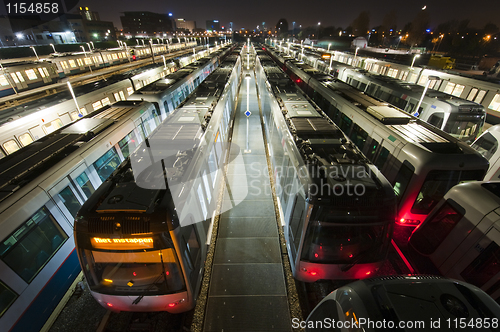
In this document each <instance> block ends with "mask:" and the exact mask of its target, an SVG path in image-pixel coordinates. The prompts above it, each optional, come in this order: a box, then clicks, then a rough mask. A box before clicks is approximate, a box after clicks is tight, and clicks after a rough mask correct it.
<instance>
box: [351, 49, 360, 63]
mask: <svg viewBox="0 0 500 332" xmlns="http://www.w3.org/2000/svg"><path fill="white" fill-rule="evenodd" d="M358 50H359V47H356V52H354V60H353V61H352V62H353V64H352V65H353V66H356V56H357V55H358Z"/></svg>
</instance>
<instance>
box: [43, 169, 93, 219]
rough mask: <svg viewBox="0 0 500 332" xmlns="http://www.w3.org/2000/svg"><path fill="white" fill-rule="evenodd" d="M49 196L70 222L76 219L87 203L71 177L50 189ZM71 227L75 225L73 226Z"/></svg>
mask: <svg viewBox="0 0 500 332" xmlns="http://www.w3.org/2000/svg"><path fill="white" fill-rule="evenodd" d="M49 195H50V196H51V197H52V199H53V200H54V202H55V203H56V205H57V207H58V208H59V209H60V210H61V212H62V213H63V214H64V216H65V217H66V218H67V219H68V220H74V219H75V217H76V214H77V212H78V210H80V208H81V206H82V205H83V203H84V202H85V201H84V199H83V197H82V196H81V195H80V193H79V192H78V190H77V188H76V186H75V185H74V183H72V181H70V178H69V177H66V178H64V179H63V180H61V181H60V182H59V183H57V184H56V185H55V186H54V187H52V188H51V189H49ZM71 226H73V225H72V224H71Z"/></svg>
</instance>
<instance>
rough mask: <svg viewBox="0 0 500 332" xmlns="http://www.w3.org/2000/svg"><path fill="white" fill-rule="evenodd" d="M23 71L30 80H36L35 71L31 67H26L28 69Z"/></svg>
mask: <svg viewBox="0 0 500 332" xmlns="http://www.w3.org/2000/svg"><path fill="white" fill-rule="evenodd" d="M24 72H25V73H26V76H28V78H29V79H30V80H36V79H37V76H36V74H35V71H34V70H33V69H28V70H25V71H24Z"/></svg>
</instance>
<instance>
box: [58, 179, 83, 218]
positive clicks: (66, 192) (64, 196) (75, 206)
mask: <svg viewBox="0 0 500 332" xmlns="http://www.w3.org/2000/svg"><path fill="white" fill-rule="evenodd" d="M57 195H58V196H59V198H60V199H61V201H62V203H63V204H64V206H65V207H66V208H67V209H68V211H69V212H70V213H71V215H72V216H73V218H74V217H76V213H77V212H78V210H80V207H81V206H82V205H81V204H80V202H79V201H78V199H77V198H76V196H75V194H74V193H73V191H71V188H70V187H69V186H68V187H66V188H64V189H63V190H61V191H60V192H59V193H58V194H57Z"/></svg>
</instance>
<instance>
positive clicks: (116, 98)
mask: <svg viewBox="0 0 500 332" xmlns="http://www.w3.org/2000/svg"><path fill="white" fill-rule="evenodd" d="M113 97H115V101H120V100H121V99H120V95H119V94H118V92H115V93H113Z"/></svg>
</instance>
